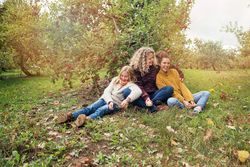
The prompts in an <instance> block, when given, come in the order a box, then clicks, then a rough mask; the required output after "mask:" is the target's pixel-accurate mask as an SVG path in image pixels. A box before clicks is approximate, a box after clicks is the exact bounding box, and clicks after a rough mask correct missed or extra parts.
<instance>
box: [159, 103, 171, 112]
mask: <svg viewBox="0 0 250 167" xmlns="http://www.w3.org/2000/svg"><path fill="white" fill-rule="evenodd" d="M168 108H169V107H168V106H167V105H165V104H161V105H158V106H157V107H156V109H157V111H162V110H167V109H168Z"/></svg>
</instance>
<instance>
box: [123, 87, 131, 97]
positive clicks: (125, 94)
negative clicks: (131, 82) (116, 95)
mask: <svg viewBox="0 0 250 167" xmlns="http://www.w3.org/2000/svg"><path fill="white" fill-rule="evenodd" d="M130 93H131V90H130V89H129V88H126V89H124V90H123V91H122V94H123V97H124V98H127V97H128V95H129V94H130Z"/></svg>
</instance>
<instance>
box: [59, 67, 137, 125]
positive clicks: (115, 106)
mask: <svg viewBox="0 0 250 167" xmlns="http://www.w3.org/2000/svg"><path fill="white" fill-rule="evenodd" d="M133 81H134V75H133V70H132V68H131V67H130V66H124V67H123V68H122V69H121V71H120V73H119V75H118V76H117V77H115V78H113V79H112V81H111V82H110V84H109V85H108V87H107V88H106V89H105V90H104V93H103V94H102V96H101V97H100V98H99V99H98V100H97V101H96V102H94V103H93V104H91V105H89V106H87V107H86V108H83V109H80V110H78V111H75V112H73V113H71V112H69V113H65V114H61V115H59V117H58V119H57V123H64V122H66V121H68V120H71V119H74V120H75V122H74V125H75V126H77V127H79V126H82V125H83V124H84V122H85V121H86V120H87V119H97V118H101V117H103V116H104V115H107V114H110V113H114V112H117V111H119V110H120V109H125V108H127V106H128V104H129V103H130V102H132V101H134V100H136V99H137V98H139V97H140V96H141V94H142V91H141V89H140V88H139V87H138V86H137V85H136V84H134V83H133ZM126 88H129V89H130V90H131V92H130V94H129V95H128V96H127V97H126V98H125V97H124V95H123V91H124V90H125V89H126Z"/></svg>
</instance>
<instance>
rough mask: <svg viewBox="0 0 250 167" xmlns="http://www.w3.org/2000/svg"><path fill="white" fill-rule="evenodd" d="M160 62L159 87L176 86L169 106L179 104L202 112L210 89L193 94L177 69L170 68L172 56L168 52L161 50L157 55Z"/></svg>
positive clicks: (157, 81) (157, 79) (157, 83)
mask: <svg viewBox="0 0 250 167" xmlns="http://www.w3.org/2000/svg"><path fill="white" fill-rule="evenodd" d="M156 57H157V59H158V62H159V64H160V67H161V68H160V71H159V72H158V74H157V76H156V85H157V87H158V89H160V88H162V87H164V86H172V87H173V88H174V93H173V97H171V98H169V99H168V101H167V104H168V106H169V107H172V106H177V107H179V108H181V109H182V108H185V107H186V108H189V109H190V108H193V109H194V113H195V114H196V113H199V112H201V111H202V110H203V109H204V107H205V105H206V103H207V100H208V98H209V96H210V93H209V92H208V91H200V92H198V93H195V94H192V93H191V92H190V90H189V89H188V88H187V87H186V85H185V84H184V83H183V82H182V81H181V80H180V76H179V73H178V72H177V71H176V70H175V69H170V68H169V67H170V65H171V64H170V58H169V57H168V53H167V52H165V51H160V52H158V54H157V55H156Z"/></svg>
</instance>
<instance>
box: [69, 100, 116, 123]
mask: <svg viewBox="0 0 250 167" xmlns="http://www.w3.org/2000/svg"><path fill="white" fill-rule="evenodd" d="M116 111H119V107H118V105H117V104H114V105H113V110H110V109H109V107H108V104H107V103H106V102H105V101H104V100H103V99H99V100H97V101H96V102H94V103H93V104H91V105H89V106H87V107H86V108H83V109H80V110H78V111H75V112H73V113H72V116H73V118H74V119H76V118H77V117H78V116H79V115H80V114H84V115H86V116H88V117H90V118H91V119H97V118H101V117H103V116H104V115H107V114H111V113H113V112H116Z"/></svg>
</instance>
